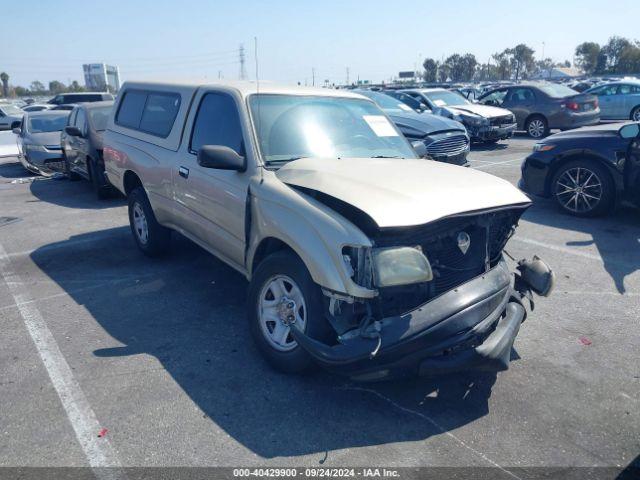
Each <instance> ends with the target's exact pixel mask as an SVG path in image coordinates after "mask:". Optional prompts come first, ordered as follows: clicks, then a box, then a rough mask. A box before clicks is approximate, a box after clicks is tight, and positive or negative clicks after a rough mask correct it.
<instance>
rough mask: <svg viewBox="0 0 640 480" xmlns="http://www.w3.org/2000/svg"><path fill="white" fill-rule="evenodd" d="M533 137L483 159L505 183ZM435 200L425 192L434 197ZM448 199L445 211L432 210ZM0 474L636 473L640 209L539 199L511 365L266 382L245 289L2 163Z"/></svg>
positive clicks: (526, 246)
mask: <svg viewBox="0 0 640 480" xmlns="http://www.w3.org/2000/svg"><path fill="white" fill-rule="evenodd" d="M532 145H533V141H531V140H529V139H527V138H524V137H516V138H514V139H511V140H509V141H507V142H501V143H498V144H497V145H492V146H485V147H476V148H474V150H473V152H472V153H471V155H470V158H471V163H472V168H477V169H479V170H482V171H485V172H488V173H491V174H493V175H497V176H500V177H502V178H505V179H507V180H509V181H510V182H512V183H514V184H515V183H516V182H517V180H518V178H519V168H520V163H521V160H522V159H523V158H524V156H526V155H527V154H528V153H529V152H530V151H531V147H532ZM425 188H428V185H425ZM443 201H446V199H443ZM0 217H2V218H0V331H1V332H2V335H1V336H0V412H1V414H0V466H101V465H110V466H234V467H235V466H252V465H254V466H255V465H260V466H268V465H278V466H287V465H291V466H321V465H322V466H343V465H349V466H363V467H366V466H374V465H376V466H489V467H494V468H497V469H500V470H501V471H503V472H506V473H507V474H508V475H509V476H510V475H511V474H513V475H515V476H516V477H517V475H516V474H515V473H514V472H516V470H515V469H517V468H518V467H523V466H526V467H530V466H618V467H624V466H626V465H629V464H630V463H631V462H633V461H634V459H636V461H637V457H638V455H639V454H640V408H639V406H640V405H639V404H640V357H639V354H638V352H639V345H640V332H639V331H640V319H639V317H640V272H639V270H640V243H639V242H640V215H638V211H637V210H632V209H630V208H623V209H621V210H620V211H618V212H616V213H615V214H614V215H612V216H611V217H608V218H602V219H578V218H572V217H570V216H567V215H564V214H562V213H561V212H559V211H558V210H557V209H556V208H555V206H554V205H553V204H552V203H551V202H550V201H546V200H539V201H538V200H537V201H536V202H535V204H534V206H533V207H532V208H531V209H530V210H529V211H527V212H526V214H525V215H524V217H523V220H522V221H521V223H520V227H519V228H518V231H517V234H516V236H515V237H514V238H513V239H512V240H511V241H510V243H509V245H508V246H507V250H508V252H509V253H510V254H511V255H512V256H513V257H514V258H522V257H531V256H532V255H533V254H537V255H539V256H540V257H542V258H543V259H545V260H546V261H547V262H548V263H549V264H550V265H551V266H552V267H553V268H554V270H555V271H556V273H557V285H556V290H555V292H554V293H553V294H552V296H551V297H549V298H546V299H538V300H537V301H536V304H535V310H534V312H532V313H530V314H529V317H528V319H527V320H526V322H525V323H524V324H523V325H522V328H521V330H520V334H519V336H518V338H517V340H516V343H515V346H514V347H515V348H514V351H513V354H512V358H513V361H512V363H511V368H510V369H509V370H508V371H506V372H503V373H500V374H498V375H490V374H479V373H468V374H461V375H453V376H447V377H439V378H435V379H413V380H407V381H401V382H391V383H380V384H356V383H352V382H349V381H347V380H345V379H343V378H340V377H337V376H333V375H330V374H327V373H323V372H318V373H315V374H312V375H308V376H286V375H282V374H279V373H276V372H274V371H273V370H271V369H270V368H269V367H268V366H267V365H266V364H265V362H264V361H263V360H262V358H261V357H260V356H259V354H258V352H257V350H256V348H255V347H254V345H253V344H252V342H251V341H250V338H249V335H248V329H247V321H246V311H245V296H246V291H247V283H246V281H245V279H244V278H243V277H242V276H241V275H239V274H238V273H236V272H235V271H234V270H232V269H231V268H229V267H227V266H226V265H225V264H223V263H222V262H220V261H218V260H217V259H215V258H214V257H212V256H211V255H209V254H207V253H205V252H204V251H202V250H201V249H200V248H198V247H196V246H195V245H193V244H192V243H190V242H189V241H187V240H186V239H183V238H179V237H178V236H177V235H176V236H175V238H174V242H173V245H174V250H173V252H172V254H171V255H170V256H168V257H167V258H164V259H161V260H150V259H148V258H146V257H144V256H143V255H142V254H141V253H139V252H138V251H137V249H136V248H135V245H134V242H133V239H132V238H131V233H130V231H129V229H128V221H127V213H126V206H125V202H124V200H122V199H117V198H114V199H110V200H107V201H100V200H97V199H96V198H95V196H94V195H93V193H92V192H91V190H90V186H89V184H88V183H87V182H84V181H81V182H71V181H68V180H67V179H65V178H49V179H42V178H39V177H34V176H31V175H29V174H28V173H27V172H26V171H25V170H24V169H23V168H22V166H21V165H20V164H19V163H17V160H16V158H15V157H9V158H3V159H0Z"/></svg>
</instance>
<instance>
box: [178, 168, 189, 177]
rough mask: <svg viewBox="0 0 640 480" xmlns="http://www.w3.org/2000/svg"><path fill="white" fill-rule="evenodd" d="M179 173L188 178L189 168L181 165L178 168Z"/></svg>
mask: <svg viewBox="0 0 640 480" xmlns="http://www.w3.org/2000/svg"><path fill="white" fill-rule="evenodd" d="M178 175H180V176H181V177H182V178H188V177H189V169H188V168H187V167H180V168H179V169H178Z"/></svg>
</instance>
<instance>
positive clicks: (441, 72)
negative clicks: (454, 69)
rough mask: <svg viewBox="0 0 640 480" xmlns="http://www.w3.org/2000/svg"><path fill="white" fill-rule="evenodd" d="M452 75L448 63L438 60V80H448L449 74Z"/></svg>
mask: <svg viewBox="0 0 640 480" xmlns="http://www.w3.org/2000/svg"><path fill="white" fill-rule="evenodd" d="M450 75H451V70H450V68H449V65H447V63H446V62H445V63H440V62H438V81H439V82H442V83H444V82H447V81H448V80H449V78H450V77H449V76H450Z"/></svg>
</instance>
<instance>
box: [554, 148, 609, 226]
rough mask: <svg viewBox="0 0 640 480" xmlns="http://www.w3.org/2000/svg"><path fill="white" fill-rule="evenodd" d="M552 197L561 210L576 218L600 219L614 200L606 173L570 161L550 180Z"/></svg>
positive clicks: (592, 165)
mask: <svg viewBox="0 0 640 480" xmlns="http://www.w3.org/2000/svg"><path fill="white" fill-rule="evenodd" d="M552 193H553V196H554V198H555V200H556V203H557V204H558V205H559V206H560V208H561V209H562V210H564V211H565V212H567V213H570V214H571V215H575V216H578V217H597V216H600V215H604V214H606V213H608V212H609V210H610V209H611V207H612V206H613V204H614V200H615V186H614V184H613V180H612V179H611V177H610V175H609V173H608V172H607V171H606V170H605V168H604V167H603V166H602V165H598V164H597V163H595V162H593V161H591V160H574V161H572V162H569V163H567V164H566V165H563V166H562V167H560V170H558V171H557V172H556V174H555V175H554V177H553V182H552Z"/></svg>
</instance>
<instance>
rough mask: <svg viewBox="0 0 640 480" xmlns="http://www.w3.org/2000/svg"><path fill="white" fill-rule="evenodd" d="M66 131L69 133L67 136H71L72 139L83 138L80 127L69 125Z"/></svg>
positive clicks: (65, 128)
mask: <svg viewBox="0 0 640 480" xmlns="http://www.w3.org/2000/svg"><path fill="white" fill-rule="evenodd" d="M64 131H65V132H66V133H67V135H70V136H72V137H82V132H81V131H80V129H79V128H78V127H74V126H71V125H68V126H66V127H64Z"/></svg>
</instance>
